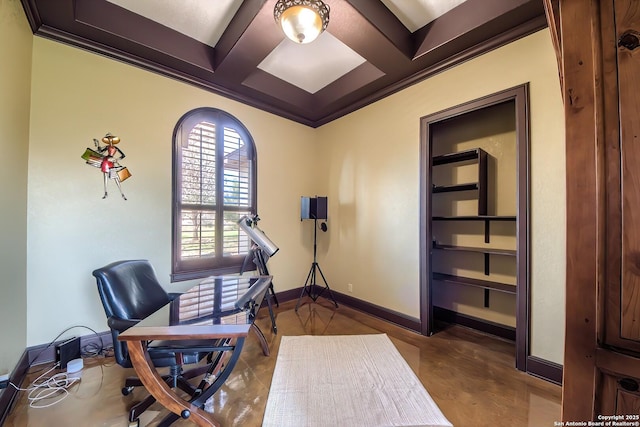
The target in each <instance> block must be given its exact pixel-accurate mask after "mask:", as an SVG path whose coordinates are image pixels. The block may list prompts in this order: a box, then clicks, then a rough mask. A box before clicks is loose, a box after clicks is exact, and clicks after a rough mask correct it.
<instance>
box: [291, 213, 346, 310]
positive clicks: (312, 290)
mask: <svg viewBox="0 0 640 427" xmlns="http://www.w3.org/2000/svg"><path fill="white" fill-rule="evenodd" d="M313 226H314V227H313V262H312V263H311V269H310V270H309V274H307V280H305V282H304V286H303V287H302V292H300V296H299V297H298V302H297V303H296V311H298V307H300V301H301V300H302V297H303V296H304V294H305V293H306V294H307V295H309V298H311V299H312V300H313V302H316V300H317V299H318V298H319V297H320V296H322V294H323V293H324V292H325V291H329V296H330V297H331V300H332V301H333V304H335V306H336V308H338V303H337V302H336V299H335V298H334V296H333V292H331V288H330V287H329V284H328V283H327V279H325V277H324V274H322V269H321V268H320V264H318V261H317V253H318V245H317V238H318V219H317V218H314V219H313ZM323 230H326V227H325V228H323ZM316 271H317V272H319V273H320V277H322V281H323V282H324V287H323V288H321V289H320V292H318V291H317V288H318V284H317V283H316Z"/></svg>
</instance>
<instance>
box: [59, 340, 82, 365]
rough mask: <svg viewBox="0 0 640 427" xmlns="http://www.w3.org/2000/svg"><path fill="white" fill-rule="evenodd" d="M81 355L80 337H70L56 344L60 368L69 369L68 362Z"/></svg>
mask: <svg viewBox="0 0 640 427" xmlns="http://www.w3.org/2000/svg"><path fill="white" fill-rule="evenodd" d="M80 356H81V355H80V338H77V337H74V338H69V339H68V340H66V341H64V342H61V343H59V344H56V362H58V363H60V366H59V368H60V369H67V363H69V362H70V361H71V360H73V359H79V358H80Z"/></svg>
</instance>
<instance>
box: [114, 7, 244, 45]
mask: <svg viewBox="0 0 640 427" xmlns="http://www.w3.org/2000/svg"><path fill="white" fill-rule="evenodd" d="M107 1H108V2H110V3H113V4H115V5H118V6H120V7H122V8H124V9H127V10H128V11H130V12H133V13H136V14H138V15H140V16H144V17H146V18H148V19H151V20H152V21H155V22H157V23H159V24H162V25H164V26H165V27H169V28H171V29H172V30H175V31H177V32H179V33H182V34H184V35H187V36H189V37H191V38H193V39H196V40H198V41H199V42H201V43H204V44H206V45H209V46H211V47H215V45H216V44H217V43H218V40H220V37H221V36H222V33H223V32H224V30H225V28H227V26H228V25H229V23H230V22H231V20H232V19H233V16H234V15H235V14H236V12H237V11H238V9H239V8H240V6H241V5H242V0H215V1H211V0H180V1H176V0H107Z"/></svg>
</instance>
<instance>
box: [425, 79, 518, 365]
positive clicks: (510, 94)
mask: <svg viewBox="0 0 640 427" xmlns="http://www.w3.org/2000/svg"><path fill="white" fill-rule="evenodd" d="M509 101H514V104H515V120H516V123H515V124H516V156H517V159H516V161H517V167H516V179H517V181H518V184H517V195H516V197H517V204H516V216H517V221H516V241H517V243H516V244H517V251H518V255H517V259H516V265H517V267H516V269H517V272H516V275H517V288H516V334H515V335H516V337H515V342H516V354H515V359H516V368H517V369H519V370H521V371H527V359H528V357H529V351H530V349H529V331H530V324H529V322H530V285H529V277H530V274H529V271H530V259H529V258H530V255H529V247H530V244H529V243H530V241H529V239H530V237H529V234H530V233H529V224H530V221H529V211H530V209H529V206H530V196H529V188H530V168H529V152H530V148H529V144H530V142H529V123H530V121H529V84H528V83H525V84H522V85H519V86H515V87H513V88H510V89H506V90H504V91H501V92H497V93H494V94H491V95H488V96H485V97H482V98H479V99H476V100H473V101H470V102H467V103H464V104H460V105H457V106H454V107H451V108H448V109H446V110H443V111H440V112H437V113H434V114H430V115H428V116H424V117H421V118H420V236H419V237H420V261H419V262H420V323H421V333H422V334H423V335H426V336H430V335H432V334H433V332H434V329H433V326H434V324H433V323H434V320H433V305H432V286H431V281H432V273H433V271H432V268H431V256H430V255H431V241H432V231H431V191H430V188H431V167H432V165H431V160H430V159H431V138H432V131H431V127H432V126H433V125H435V124H436V123H438V122H441V121H443V120H448V119H451V118H453V117H457V116H460V115H462V114H466V113H470V112H473V111H477V110H481V109H483V108H486V107H490V106H493V105H497V104H502V103H504V102H509Z"/></svg>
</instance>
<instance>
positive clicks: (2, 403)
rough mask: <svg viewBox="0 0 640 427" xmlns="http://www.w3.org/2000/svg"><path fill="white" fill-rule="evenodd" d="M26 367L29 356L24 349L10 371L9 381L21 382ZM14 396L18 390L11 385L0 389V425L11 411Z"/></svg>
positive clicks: (25, 372) (17, 383)
mask: <svg viewBox="0 0 640 427" xmlns="http://www.w3.org/2000/svg"><path fill="white" fill-rule="evenodd" d="M27 369H29V357H28V354H27V351H26V350H25V351H24V352H23V353H22V356H21V357H20V359H18V363H17V364H16V367H15V369H14V370H13V372H11V375H10V376H9V381H11V382H12V383H13V384H16V385H20V384H22V381H23V380H24V378H25V376H26V374H27ZM16 396H18V390H16V389H15V388H14V387H13V386H11V385H9V386H8V387H7V388H5V389H4V390H0V426H1V425H4V422H5V420H6V419H7V416H9V412H11V408H12V407H13V404H14V402H15V399H16Z"/></svg>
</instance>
